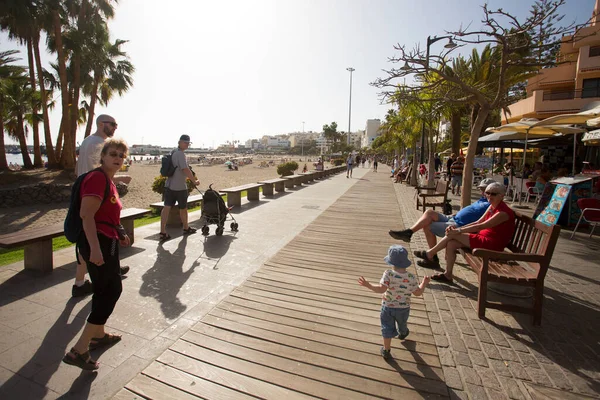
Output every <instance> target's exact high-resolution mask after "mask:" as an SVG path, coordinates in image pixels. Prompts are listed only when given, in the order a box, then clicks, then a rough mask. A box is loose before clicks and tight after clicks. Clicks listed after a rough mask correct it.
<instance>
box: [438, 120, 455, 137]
mask: <svg viewBox="0 0 600 400" xmlns="http://www.w3.org/2000/svg"><path fill="white" fill-rule="evenodd" d="M438 128H439V132H440V140H444V139H447V138H449V137H450V136H451V135H452V125H451V124H450V121H446V120H444V119H442V120H441V121H440V126H439V127H438Z"/></svg>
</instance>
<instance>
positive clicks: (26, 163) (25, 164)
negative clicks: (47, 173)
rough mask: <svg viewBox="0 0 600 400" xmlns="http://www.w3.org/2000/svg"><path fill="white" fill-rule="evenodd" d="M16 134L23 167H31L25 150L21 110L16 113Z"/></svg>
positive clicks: (25, 143)
mask: <svg viewBox="0 0 600 400" xmlns="http://www.w3.org/2000/svg"><path fill="white" fill-rule="evenodd" d="M17 136H18V137H19V147H20V148H21V155H22V156H23V168H28V169H31V168H33V164H32V163H31V158H29V152H28V151H27V142H26V141H25V129H24V128H23V113H21V112H19V115H17Z"/></svg>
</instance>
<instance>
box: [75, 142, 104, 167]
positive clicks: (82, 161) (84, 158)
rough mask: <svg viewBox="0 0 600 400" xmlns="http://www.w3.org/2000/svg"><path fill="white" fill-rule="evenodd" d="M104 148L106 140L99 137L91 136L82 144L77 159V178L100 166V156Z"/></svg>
mask: <svg viewBox="0 0 600 400" xmlns="http://www.w3.org/2000/svg"><path fill="white" fill-rule="evenodd" d="M103 146H104V139H103V138H102V137H101V136H98V135H90V136H88V137H86V138H85V139H84V140H83V142H81V146H79V157H78V158H77V176H80V175H83V174H85V173H86V172H89V171H91V170H93V169H94V168H97V167H99V166H100V154H101V153H102V147H103Z"/></svg>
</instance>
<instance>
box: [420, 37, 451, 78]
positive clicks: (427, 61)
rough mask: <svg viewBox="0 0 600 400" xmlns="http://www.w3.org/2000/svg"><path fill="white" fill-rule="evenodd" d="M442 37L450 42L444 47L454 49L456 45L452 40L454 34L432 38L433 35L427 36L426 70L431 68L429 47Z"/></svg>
mask: <svg viewBox="0 0 600 400" xmlns="http://www.w3.org/2000/svg"><path fill="white" fill-rule="evenodd" d="M442 39H448V43H446V44H445V45H444V48H446V49H453V48H455V47H456V43H454V42H453V41H452V36H440V37H437V36H434V37H433V39H432V38H431V36H427V55H426V56H425V70H428V69H429V47H430V46H431V45H432V44H434V43H435V42H437V41H439V40H442Z"/></svg>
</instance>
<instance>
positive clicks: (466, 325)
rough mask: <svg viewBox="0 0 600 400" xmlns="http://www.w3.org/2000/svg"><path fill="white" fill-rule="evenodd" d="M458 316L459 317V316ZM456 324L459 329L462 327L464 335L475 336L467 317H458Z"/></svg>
mask: <svg viewBox="0 0 600 400" xmlns="http://www.w3.org/2000/svg"><path fill="white" fill-rule="evenodd" d="M457 318H458V316H457ZM456 325H458V329H460V331H461V332H462V333H463V334H464V335H470V336H474V335H475V331H474V330H473V328H472V327H471V324H470V323H469V321H467V320H466V319H464V320H461V319H457V320H456Z"/></svg>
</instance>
